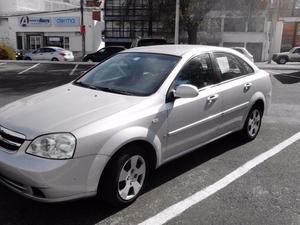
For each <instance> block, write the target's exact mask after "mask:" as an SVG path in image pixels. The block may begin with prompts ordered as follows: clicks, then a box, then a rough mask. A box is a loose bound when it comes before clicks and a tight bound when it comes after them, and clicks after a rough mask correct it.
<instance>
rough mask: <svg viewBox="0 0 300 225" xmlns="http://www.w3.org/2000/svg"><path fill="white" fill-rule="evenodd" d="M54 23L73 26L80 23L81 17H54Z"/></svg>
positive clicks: (60, 25) (59, 25) (61, 25)
mask: <svg viewBox="0 0 300 225" xmlns="http://www.w3.org/2000/svg"><path fill="white" fill-rule="evenodd" d="M53 25H54V26H58V27H73V26H79V25H80V18H79V17H54V18H53Z"/></svg>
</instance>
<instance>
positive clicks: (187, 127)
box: [168, 113, 222, 136]
mask: <svg viewBox="0 0 300 225" xmlns="http://www.w3.org/2000/svg"><path fill="white" fill-rule="evenodd" d="M220 116H222V113H218V114H215V115H212V116H209V117H206V118H204V119H202V120H199V121H196V122H194V123H192V124H189V125H187V126H184V127H181V128H179V129H177V130H174V131H171V132H169V133H168V136H172V135H175V134H178V133H180V132H182V131H184V130H187V129H190V128H192V127H195V126H197V125H199V124H201V123H205V122H208V121H210V120H213V119H215V118H217V117H220Z"/></svg>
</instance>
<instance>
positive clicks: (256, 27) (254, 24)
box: [248, 18, 265, 32]
mask: <svg viewBox="0 0 300 225" xmlns="http://www.w3.org/2000/svg"><path fill="white" fill-rule="evenodd" d="M264 24H265V19H264V18H252V19H250V21H249V23H248V32H264Z"/></svg>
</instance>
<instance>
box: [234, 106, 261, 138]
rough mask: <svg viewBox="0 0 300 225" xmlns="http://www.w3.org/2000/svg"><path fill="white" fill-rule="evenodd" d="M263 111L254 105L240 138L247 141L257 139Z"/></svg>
mask: <svg viewBox="0 0 300 225" xmlns="http://www.w3.org/2000/svg"><path fill="white" fill-rule="evenodd" d="M262 117H263V109H262V107H261V106H260V105H259V104H256V105H254V106H253V107H252V108H251V110H250V112H249V113H248V116H247V118H246V121H245V124H244V127H243V129H242V130H241V131H240V133H239V134H240V137H241V138H242V139H243V140H245V141H252V140H254V139H255V138H256V136H257V135H258V133H259V130H260V127H261V121H262Z"/></svg>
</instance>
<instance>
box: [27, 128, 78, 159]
mask: <svg viewBox="0 0 300 225" xmlns="http://www.w3.org/2000/svg"><path fill="white" fill-rule="evenodd" d="M75 146H76V138H75V137H74V136H73V135H72V134H69V133H58V134H48V135H43V136H40V137H38V138H36V139H34V140H33V141H32V143H31V144H30V145H29V147H28V148H27V150H26V153H28V154H31V155H35V156H39V157H43V158H48V159H70V158H72V157H73V154H74V150H75Z"/></svg>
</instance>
